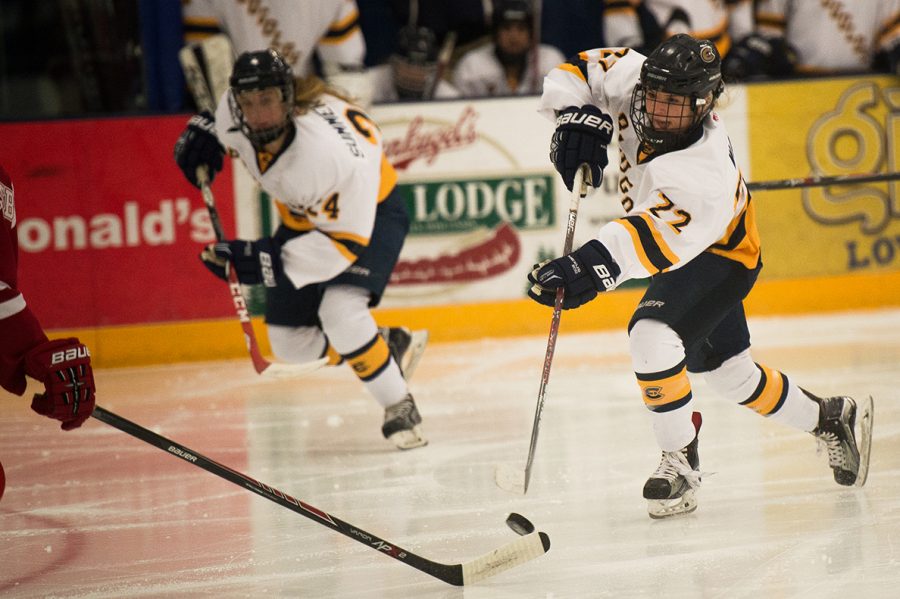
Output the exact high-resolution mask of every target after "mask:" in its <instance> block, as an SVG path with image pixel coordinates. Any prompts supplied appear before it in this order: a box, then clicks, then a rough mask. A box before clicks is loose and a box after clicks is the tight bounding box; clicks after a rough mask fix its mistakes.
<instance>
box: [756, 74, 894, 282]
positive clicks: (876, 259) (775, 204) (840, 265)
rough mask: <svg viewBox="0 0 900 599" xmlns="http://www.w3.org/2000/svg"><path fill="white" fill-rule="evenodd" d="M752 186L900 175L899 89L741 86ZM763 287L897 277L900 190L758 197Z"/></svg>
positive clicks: (856, 187)
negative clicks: (790, 281) (805, 280)
mask: <svg viewBox="0 0 900 599" xmlns="http://www.w3.org/2000/svg"><path fill="white" fill-rule="evenodd" d="M747 93H748V100H749V101H748V103H747V107H748V108H747V109H748V121H749V124H748V133H749V138H750V139H749V144H748V145H749V147H750V152H751V160H750V164H751V165H752V176H751V177H749V179H751V180H753V181H766V180H772V179H788V178H794V177H807V176H814V175H848V174H854V173H883V172H892V171H898V170H900V80H898V79H897V78H894V77H864V78H852V79H851V78H846V79H828V80H815V81H814V80H810V81H799V82H792V83H777V84H774V83H773V84H762V85H749V86H747ZM753 197H754V201H756V202H757V215H758V221H759V229H760V235H761V237H762V244H763V261H764V263H765V268H764V269H763V277H764V278H769V279H772V278H784V277H793V278H796V277H798V276H800V277H802V276H814V275H838V274H848V273H878V272H887V271H900V181H891V182H882V183H868V184H852V185H833V186H826V187H812V188H807V189H793V190H786V191H757V192H755V193H754V196H753Z"/></svg>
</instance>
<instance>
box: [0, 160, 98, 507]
mask: <svg viewBox="0 0 900 599" xmlns="http://www.w3.org/2000/svg"><path fill="white" fill-rule="evenodd" d="M18 267H19V243H18V238H17V236H16V202H15V193H14V190H13V183H12V180H11V179H10V177H9V175H8V174H7V173H6V171H5V170H4V169H3V167H2V166H0V387H3V388H4V389H6V390H7V391H9V392H10V393H14V394H16V395H22V394H23V393H25V389H26V379H25V376H26V375H28V376H30V377H31V378H34V379H37V380H38V381H40V382H41V383H43V384H44V388H45V390H44V392H43V393H37V394H35V396H34V397H33V398H32V400H31V409H33V410H34V411H35V412H37V413H38V414H41V415H42V416H48V417H50V418H54V419H56V420H59V421H60V422H62V425H61V427H62V429H63V430H67V431H68V430H72V429H75V428H78V427H79V426H81V425H82V424H84V421H85V420H87V419H88V418H90V417H91V413H92V412H93V411H94V372H93V369H92V368H91V355H90V353H89V352H88V349H87V347H85V345H84V344H83V343H81V342H80V341H79V340H78V339H75V338H74V337H70V338H68V339H53V340H48V339H47V335H46V334H45V333H44V329H43V328H42V327H41V324H40V322H39V321H38V319H37V317H36V316H35V315H34V313H33V312H32V311H31V309H30V308H29V307H28V304H27V302H26V301H25V296H24V295H22V293H21V291H19V289H18V288H17V285H18ZM0 494H2V493H0Z"/></svg>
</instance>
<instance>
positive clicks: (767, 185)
mask: <svg viewBox="0 0 900 599" xmlns="http://www.w3.org/2000/svg"><path fill="white" fill-rule="evenodd" d="M897 179H900V172H892V173H861V174H855V175H835V176H831V177H826V176H813V177H799V178H796V179H779V180H775V181H755V182H753V183H747V189H749V190H750V191H768V190H776V189H800V188H804V187H825V186H827V185H858V184H860V183H878V182H881V181H895V180H897Z"/></svg>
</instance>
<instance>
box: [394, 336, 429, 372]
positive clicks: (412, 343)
mask: <svg viewBox="0 0 900 599" xmlns="http://www.w3.org/2000/svg"><path fill="white" fill-rule="evenodd" d="M410 336H411V338H410V340H409V349H407V350H406V355H405V356H403V364H401V365H400V370H401V371H403V378H405V379H406V380H407V381H408V380H409V379H411V378H412V375H413V372H415V371H416V366H418V365H419V360H421V359H422V354H423V353H425V346H426V345H427V344H428V331H427V330H424V329H423V330H421V331H411V332H410Z"/></svg>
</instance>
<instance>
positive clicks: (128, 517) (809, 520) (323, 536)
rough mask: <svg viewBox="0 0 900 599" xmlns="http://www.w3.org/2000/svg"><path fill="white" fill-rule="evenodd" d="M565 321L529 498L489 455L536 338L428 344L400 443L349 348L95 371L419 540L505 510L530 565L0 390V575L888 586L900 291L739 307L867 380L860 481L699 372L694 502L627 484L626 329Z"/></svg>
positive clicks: (216, 590) (530, 375) (82, 584)
mask: <svg viewBox="0 0 900 599" xmlns="http://www.w3.org/2000/svg"><path fill="white" fill-rule="evenodd" d="M565 320H566V319H565V316H563V322H562V329H561V333H560V338H559V344H558V346H557V350H556V357H555V360H554V364H553V370H552V373H551V377H550V385H549V387H548V389H547V396H546V404H545V406H544V412H543V419H542V422H541V431H540V438H539V441H538V447H537V453H536V459H535V464H534V470H533V472H532V479H531V486H530V488H529V491H528V494H527V495H526V496H521V495H519V496H516V495H513V494H510V493H508V492H506V491H503V490H501V489H500V488H498V486H497V485H496V483H495V480H494V477H495V472H496V469H497V467H498V465H501V464H513V465H521V466H522V467H524V462H525V458H526V456H527V453H528V442H529V439H530V434H531V424H532V419H533V416H534V407H535V402H536V398H537V395H536V394H537V389H538V384H539V381H540V370H541V365H542V363H543V358H544V349H545V347H546V338H543V337H529V338H521V339H512V340H483V341H475V342H467V343H454V344H433V345H431V346H430V347H429V348H428V349H427V350H426V353H425V356H424V358H423V360H422V362H421V364H420V365H419V368H418V370H417V371H416V373H415V378H414V380H413V382H412V390H413V393H414V395H415V397H416V402H417V403H418V405H419V409H420V411H421V412H422V415H423V418H424V419H425V421H424V423H423V427H424V430H425V432H426V434H427V435H428V438H429V441H430V443H429V445H428V446H427V447H425V448H422V449H416V450H412V451H408V452H400V451H397V450H395V449H393V448H392V446H391V445H390V444H389V443H388V442H387V441H385V440H384V439H382V438H381V434H380V427H381V419H382V415H383V411H382V410H381V408H380V407H379V406H378V405H377V404H376V402H375V401H374V400H373V399H370V398H369V397H368V396H367V395H366V394H365V393H364V391H363V389H362V387H361V385H360V384H359V383H358V381H357V380H356V379H355V377H353V375H352V373H351V372H350V371H349V369H346V368H343V369H340V370H335V369H326V370H323V371H319V372H316V373H314V374H312V375H310V376H309V377H308V378H305V379H302V380H297V381H266V380H264V379H262V378H260V377H258V376H257V375H256V374H255V373H254V372H253V369H252V367H251V365H250V361H249V359H248V360H240V361H232V362H218V363H207V364H177V365H172V366H167V367H153V368H140V369H116V370H102V371H99V372H98V373H97V380H98V387H99V393H98V396H99V403H100V405H102V406H103V407H105V408H106V409H108V410H110V411H112V412H115V413H117V414H119V415H121V416H123V417H125V418H128V419H130V420H133V421H135V422H137V423H139V424H141V425H143V426H145V427H147V428H149V429H152V430H154V431H155V432H158V433H159V434H162V435H164V436H166V437H169V438H171V439H173V440H176V441H177V442H179V443H180V444H182V445H185V446H187V447H188V448H190V449H193V450H195V451H197V452H199V453H201V454H203V455H206V456H208V457H210V458H213V459H215V460H217V461H219V462H221V463H223V464H226V465H228V466H230V467H231V468H234V469H235V470H238V471H240V472H243V473H246V474H248V475H249V476H252V477H253V478H255V479H257V480H260V481H262V482H264V483H266V484H269V485H271V486H274V487H276V488H278V489H280V490H282V491H284V492H286V493H289V494H290V495H292V496H294V497H296V498H297V499H300V500H303V501H306V502H308V503H310V504H312V505H313V506H315V507H317V508H319V509H322V510H324V511H327V512H329V513H332V514H334V515H335V516H337V517H338V518H341V519H342V520H345V521H347V522H349V523H351V524H354V525H357V526H359V527H361V528H363V529H365V530H367V531H369V532H371V533H374V534H376V535H378V536H380V537H382V538H384V539H385V540H388V541H391V542H394V543H396V544H398V545H400V546H402V547H404V548H407V549H409V550H412V551H414V552H416V553H417V554H420V555H422V556H424V557H427V558H429V559H433V560H436V561H440V562H444V563H460V562H465V561H469V560H471V559H474V558H476V557H478V556H480V555H482V554H484V553H487V552H488V551H491V550H492V549H495V548H496V547H499V546H500V545H502V544H504V543H506V542H508V541H510V540H512V539H514V538H515V534H514V533H513V532H512V531H510V530H509V528H508V527H507V526H506V525H505V523H504V520H505V518H506V516H507V514H509V513H510V512H518V513H521V514H522V515H524V516H525V517H527V518H528V519H529V520H531V521H532V522H533V523H534V524H535V526H536V527H537V529H538V530H542V531H545V532H547V533H548V534H549V535H550V539H551V541H552V547H551V549H550V552H549V553H548V554H547V555H545V556H542V557H540V558H538V559H536V560H535V561H533V562H531V563H529V564H528V565H526V566H523V567H521V568H518V569H514V570H510V571H508V572H504V573H502V574H500V575H498V576H497V577H495V578H491V579H489V580H486V581H483V582H481V583H479V584H478V585H477V586H474V587H470V588H463V589H460V588H454V587H450V586H448V585H446V584H444V583H442V582H440V581H438V580H437V579H433V578H431V577H429V576H427V575H425V574H422V573H420V572H419V571H417V570H415V569H413V568H410V567H408V566H405V565H404V564H402V563H400V562H397V561H395V560H392V559H390V558H388V557H385V556H383V555H379V554H378V552H377V551H374V550H372V549H369V548H367V547H365V546H363V545H362V544H360V543H357V542H354V541H353V540H351V539H348V538H346V537H344V536H342V535H339V534H337V533H335V532H333V531H331V530H329V529H327V528H325V527H323V526H320V525H318V524H316V523H315V522H313V521H311V520H308V519H306V518H302V517H300V516H299V515H297V514H295V513H293V512H291V511H289V510H286V509H284V508H282V507H280V506H278V505H276V504H274V503H271V502H269V501H266V500H265V499H263V498H261V497H258V496H256V495H254V494H253V493H250V492H248V491H246V490H244V489H242V488H239V487H237V486H235V485H234V484H232V483H230V482H228V481H226V480H223V479H221V478H218V477H216V476H214V475H212V474H209V473H207V472H205V471H203V470H201V469H199V468H197V467H195V466H191V465H190V464H188V463H186V462H184V461H182V460H179V459H177V458H175V457H173V456H171V455H167V454H166V453H164V452H162V451H160V450H159V449H157V448H156V447H153V446H151V445H148V444H146V443H144V442H142V441H140V440H138V439H135V438H133V437H131V436H128V435H126V434H124V433H122V432H120V431H118V430H116V429H113V428H112V427H109V426H107V425H105V424H103V423H101V422H99V421H96V420H91V421H89V422H88V423H87V424H86V425H85V426H84V427H82V428H81V429H79V430H77V431H74V432H69V433H64V432H62V431H60V430H59V429H58V427H57V426H56V424H54V423H53V422H51V421H50V420H48V419H46V418H41V417H39V416H36V415H35V414H33V413H32V412H31V411H30V410H29V409H28V402H27V401H26V400H25V399H24V398H15V397H12V396H9V395H8V394H7V395H3V396H2V398H0V399H2V401H0V460H2V462H3V465H4V467H5V469H6V475H7V488H6V494H5V496H4V497H3V500H2V501H0V596H3V597H111V598H112V597H116V598H118V597H168V596H190V597H246V596H251V595H259V594H263V593H266V594H268V595H270V596H277V597H317V598H326V597H354V598H356V597H365V598H368V597H373V598H378V597H385V598H390V599H397V598H398V597H417V598H418V597H426V598H431V597H435V598H437V597H440V598H443V597H448V598H450V597H466V598H469V599H472V598H488V597H490V598H492V599H494V598H498V599H504V598H518V597H540V598H563V597H565V598H571V597H578V598H581V597H616V598H620V597H661V598H663V597H664V598H665V599H677V598H681V597H704V598H717V597H721V598H728V599H732V598H740V597H746V598H753V599H758V598H760V597H804V598H806V597H808V598H810V599H822V598H827V597H835V598H838V597H840V598H841V599H845V598H846V597H848V596H854V597H866V598H870V597H894V596H896V591H895V587H897V585H898V584H900V544H898V543H897V539H898V538H900V405H898V400H900V397H898V395H900V393H898V389H900V310H881V311H870V312H856V313H842V314H836V315H825V316H810V317H798V318H779V319H757V320H752V321H751V330H752V332H753V340H754V357H755V359H756V360H757V361H759V362H763V363H766V364H767V365H769V366H772V367H774V368H777V369H780V370H782V371H784V372H786V373H787V374H788V375H789V376H791V377H793V378H794V379H795V380H796V381H797V382H798V383H799V384H800V385H802V386H804V387H806V388H808V389H810V390H811V391H813V392H815V393H817V394H819V395H829V394H837V393H841V394H849V395H857V396H862V395H868V394H871V395H873V396H874V397H875V414H876V420H875V429H874V443H873V448H872V463H871V468H870V473H869V480H868V483H867V485H866V486H865V487H863V488H861V489H856V488H842V487H839V486H837V485H836V484H835V483H834V481H833V479H832V476H831V471H830V469H829V468H828V465H827V460H826V457H825V456H824V455H816V453H815V442H814V440H813V439H812V437H810V436H809V435H806V434H802V433H798V432H796V431H793V430H792V429H789V428H786V427H784V426H782V425H780V424H778V423H776V422H772V421H766V420H764V419H762V418H760V417H758V416H756V415H755V414H754V413H752V412H750V411H749V410H746V409H744V408H739V407H736V406H734V405H731V404H729V403H727V402H725V401H723V400H721V399H719V398H717V397H714V396H713V395H712V393H711V391H710V390H709V389H708V388H707V387H706V386H705V385H704V384H703V382H702V380H696V379H695V380H694V381H693V382H694V395H695V397H696V398H697V401H696V405H697V407H698V408H699V409H701V410H702V411H703V414H704V427H703V432H702V435H701V440H700V456H701V462H702V466H703V470H704V472H713V473H715V474H713V475H711V476H707V477H705V478H704V484H703V486H702V487H701V489H700V490H699V492H698V498H699V503H700V507H699V508H698V510H697V511H696V512H695V513H694V514H691V515H689V516H685V517H681V518H678V519H671V520H667V521H653V520H651V519H650V518H649V517H648V516H647V514H646V504H645V502H644V501H643V499H642V498H641V487H642V485H643V483H644V480H645V479H646V477H647V476H648V475H649V474H650V473H651V472H652V471H653V469H654V468H655V467H656V464H657V462H658V452H657V449H656V447H655V444H654V441H653V436H652V433H651V430H650V425H649V418H648V415H647V412H646V410H645V409H644V407H643V405H642V402H641V400H640V396H639V394H638V392H637V385H636V383H635V381H634V377H633V375H632V373H631V366H630V360H629V358H628V355H627V353H626V352H627V342H626V341H627V340H626V337H625V334H624V332H616V333H603V334H599V333H598V334H571V333H568V332H566V326H565ZM548 326H549V311H548ZM37 390H38V389H37V388H36V387H32V388H30V389H29V393H31V392H34V391H37Z"/></svg>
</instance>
